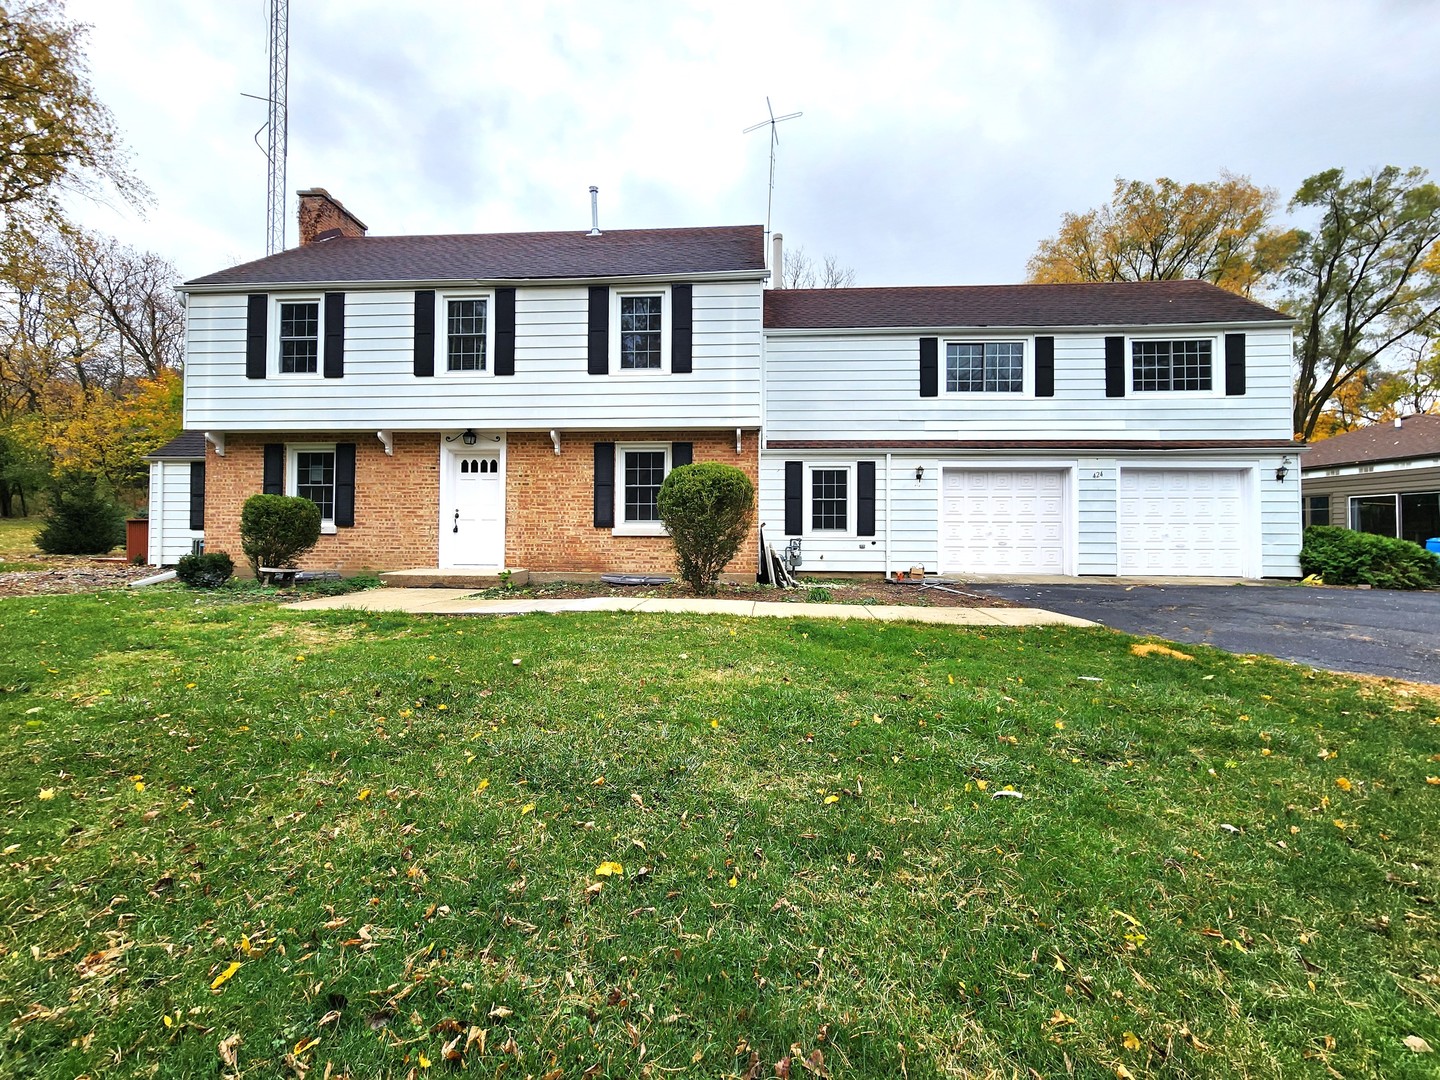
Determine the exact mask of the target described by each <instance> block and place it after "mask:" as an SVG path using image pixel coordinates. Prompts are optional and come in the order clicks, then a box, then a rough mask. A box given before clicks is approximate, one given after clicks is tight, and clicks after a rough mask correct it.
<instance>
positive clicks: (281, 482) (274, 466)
mask: <svg viewBox="0 0 1440 1080" xmlns="http://www.w3.org/2000/svg"><path fill="white" fill-rule="evenodd" d="M261 490H262V491H264V492H265V494H266V495H284V494H285V444H284V443H278V442H272V443H266V444H265V481H264V486H263V487H262V488H261Z"/></svg>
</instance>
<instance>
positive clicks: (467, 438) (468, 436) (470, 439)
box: [445, 427, 480, 446]
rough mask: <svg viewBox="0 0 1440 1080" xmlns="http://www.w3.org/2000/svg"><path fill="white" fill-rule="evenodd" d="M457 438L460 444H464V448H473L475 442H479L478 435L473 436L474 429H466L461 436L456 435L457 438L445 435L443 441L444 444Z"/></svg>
mask: <svg viewBox="0 0 1440 1080" xmlns="http://www.w3.org/2000/svg"><path fill="white" fill-rule="evenodd" d="M457 438H458V439H459V440H460V441H461V442H462V443H464V444H465V445H466V446H474V445H475V444H476V443H477V442H479V441H480V436H478V435H476V434H475V429H474V428H468V427H467V428H466V429H465V431H464V433H463V434H461V435H458V436H457V435H446V436H445V441H446V442H454V441H455V440H456V439H457Z"/></svg>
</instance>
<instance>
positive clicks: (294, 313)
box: [279, 300, 320, 375]
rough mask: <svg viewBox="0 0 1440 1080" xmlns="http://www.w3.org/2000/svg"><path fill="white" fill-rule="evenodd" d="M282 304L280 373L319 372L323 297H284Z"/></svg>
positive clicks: (301, 373)
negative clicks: (305, 298) (321, 299)
mask: <svg viewBox="0 0 1440 1080" xmlns="http://www.w3.org/2000/svg"><path fill="white" fill-rule="evenodd" d="M279 308H280V311H279V316H280V318H279V323H280V350H279V358H280V374H282V375H314V374H316V373H317V372H318V371H319V370H320V303H319V301H317V300H294V301H291V300H282V301H281V302H280V304H279Z"/></svg>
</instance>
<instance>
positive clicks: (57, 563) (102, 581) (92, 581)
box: [0, 555, 155, 596]
mask: <svg viewBox="0 0 1440 1080" xmlns="http://www.w3.org/2000/svg"><path fill="white" fill-rule="evenodd" d="M24 561H25V562H27V563H41V564H45V569H43V570H8V571H5V572H3V573H0V596H47V595H58V594H60V593H77V592H94V591H96V590H98V589H118V588H122V587H123V586H126V585H128V584H130V582H132V581H135V580H137V579H138V578H143V577H146V576H148V575H150V574H153V573H155V568H154V567H153V566H136V565H134V564H133V563H94V562H90V561H89V560H75V559H65V558H54V557H50V556H44V555H37V556H34V557H30V556H27V557H26V558H25V560H24Z"/></svg>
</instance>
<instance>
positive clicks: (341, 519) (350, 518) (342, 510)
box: [335, 442, 355, 529]
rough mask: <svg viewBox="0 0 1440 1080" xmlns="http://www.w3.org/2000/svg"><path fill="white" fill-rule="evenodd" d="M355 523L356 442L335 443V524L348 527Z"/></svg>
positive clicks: (342, 527) (343, 527) (339, 526)
mask: <svg viewBox="0 0 1440 1080" xmlns="http://www.w3.org/2000/svg"><path fill="white" fill-rule="evenodd" d="M354 524H355V444H354V443H353V442H342V443H336V444H335V525H336V527H337V528H341V529H348V528H351V527H353V526H354Z"/></svg>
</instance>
